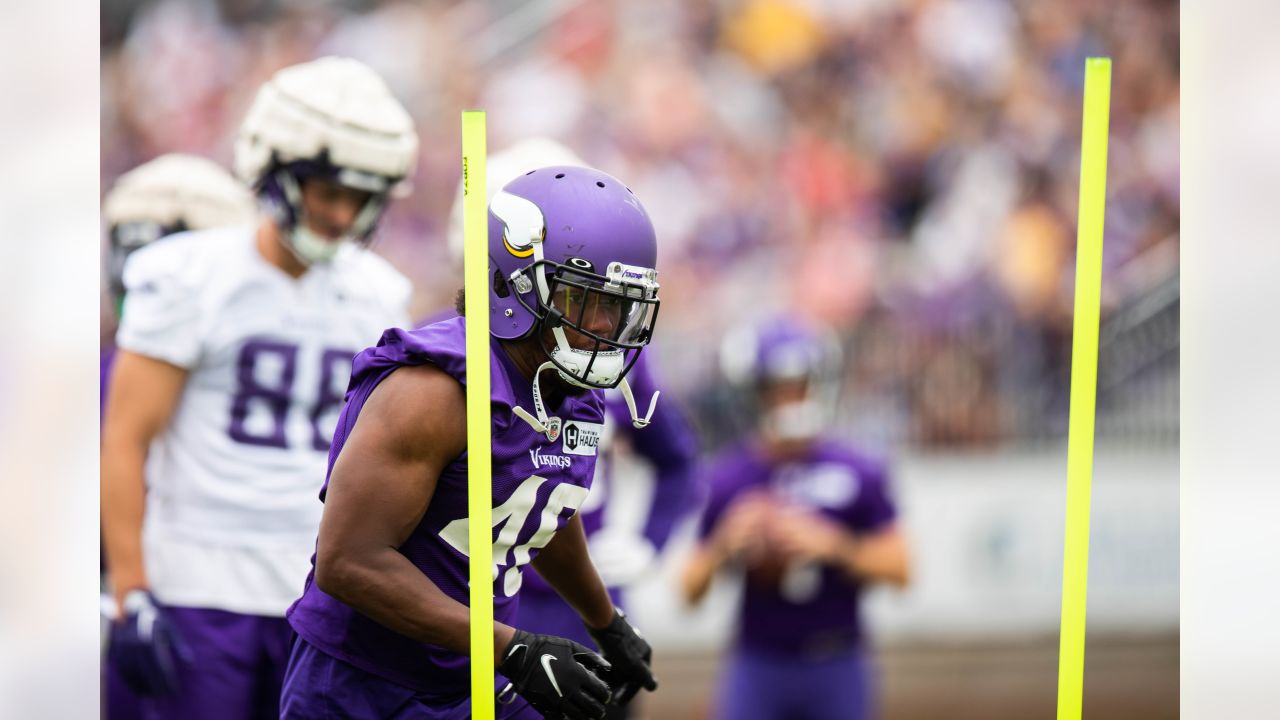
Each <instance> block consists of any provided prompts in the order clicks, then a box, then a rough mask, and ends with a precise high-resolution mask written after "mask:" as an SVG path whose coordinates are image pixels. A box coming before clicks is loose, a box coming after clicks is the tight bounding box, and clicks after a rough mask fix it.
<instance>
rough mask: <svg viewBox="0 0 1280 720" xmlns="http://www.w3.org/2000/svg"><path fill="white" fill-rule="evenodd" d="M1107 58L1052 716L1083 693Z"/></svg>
mask: <svg viewBox="0 0 1280 720" xmlns="http://www.w3.org/2000/svg"><path fill="white" fill-rule="evenodd" d="M1110 112H1111V60H1110V58H1089V59H1088V60H1086V61H1085V76H1084V129H1083V131H1082V133H1081V147H1080V218H1079V227H1078V228H1077V229H1076V299H1075V321H1074V326H1073V329H1072V337H1071V409H1070V421H1069V426H1068V430H1067V527H1066V543H1065V546H1064V548H1063V553H1062V625H1061V629H1060V631H1059V636H1058V720H1079V718H1080V708H1081V701H1082V698H1083V695H1084V628H1085V599H1086V597H1087V595H1088V585H1089V498H1090V492H1091V485H1092V482H1093V423H1094V413H1095V411H1096V407H1095V406H1096V401H1097V387H1098V313H1099V305H1100V302H1101V294H1102V229H1103V217H1104V214H1105V211H1106V200H1107V127H1108V124H1109V122H1110Z"/></svg>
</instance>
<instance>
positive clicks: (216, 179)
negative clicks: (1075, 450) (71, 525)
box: [99, 153, 254, 720]
mask: <svg viewBox="0 0 1280 720" xmlns="http://www.w3.org/2000/svg"><path fill="white" fill-rule="evenodd" d="M253 212H254V209H253V196H252V195H251V194H250V193H249V190H248V189H247V188H246V187H245V186H244V185H243V184H241V183H240V182H239V181H237V180H236V179H235V178H233V177H232V176H231V174H230V173H228V172H227V171H226V170H224V169H222V167H221V166H219V165H218V164H217V163H214V162H213V161H211V160H208V159H206V158H202V157H199V156H196V155H186V154H182V153H170V154H168V155H161V156H160V157H158V158H155V159H154V160H151V161H149V162H146V163H143V164H142V165H139V166H138V167H136V168H134V169H133V170H130V171H129V172H127V173H125V174H124V175H121V176H120V178H119V179H118V180H116V183H115V185H113V186H112V188H111V190H110V191H109V192H108V193H107V195H106V197H105V198H103V202H102V215H103V220H104V221H105V223H106V226H107V257H106V263H105V265H106V281H107V290H108V293H109V296H108V297H109V299H110V302H111V306H112V308H113V309H114V311H115V313H116V317H117V319H118V317H119V312H120V308H121V306H122V304H123V303H124V264H125V260H126V259H127V258H128V257H129V255H130V254H132V253H133V252H134V251H135V250H137V249H139V248H141V247H143V246H145V245H149V244H151V243H153V242H155V241H157V240H160V239H161V238H164V237H167V236H169V235H172V234H174V233H178V232H182V231H185V230H203V229H205V228H214V227H225V226H229V225H236V224H241V223H247V222H250V221H251V220H252V219H253ZM115 355H116V348H115V345H114V344H109V345H107V346H106V347H104V348H103V349H102V353H101V358H102V375H101V384H100V385H99V388H100V391H101V394H100V402H101V407H102V408H103V409H105V408H106V406H107V378H108V377H109V374H110V372H111V365H112V362H113V361H114V360H115ZM103 563H104V564H103V570H104V572H105V570H106V565H105V558H104V561H103ZM104 579H105V576H104ZM104 585H105V583H104ZM104 589H105V587H104ZM108 600H110V597H109V596H108ZM103 606H104V608H106V609H107V616H108V619H109V620H111V619H114V618H115V615H116V613H115V609H116V608H115V604H114V602H111V601H109V602H104V605H103ZM102 693H103V696H104V700H105V705H104V708H103V716H104V717H106V718H114V719H116V720H119V719H120V718H134V717H139V716H140V715H141V709H140V707H139V705H138V702H139V701H138V697H137V694H136V693H134V692H133V691H132V690H131V689H130V688H129V686H128V685H127V684H126V683H125V681H124V678H123V677H122V676H121V674H120V669H119V668H118V667H116V665H115V663H113V662H110V661H107V662H104V663H103V688H102Z"/></svg>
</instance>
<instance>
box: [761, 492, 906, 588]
mask: <svg viewBox="0 0 1280 720" xmlns="http://www.w3.org/2000/svg"><path fill="white" fill-rule="evenodd" d="M771 532H772V534H773V537H774V538H775V540H776V542H777V543H778V545H779V547H780V549H781V550H782V551H783V552H785V553H786V554H787V555H788V556H790V557H793V558H795V559H797V560H800V561H809V560H812V561H817V562H823V563H826V564H829V565H832V566H835V567H837V568H840V569H841V570H842V571H843V572H845V573H846V574H847V575H849V576H850V577H851V578H853V579H856V580H861V581H863V582H866V581H880V582H887V583H890V584H892V585H895V586H897V587H899V588H902V587H906V586H907V584H908V582H910V564H909V562H908V558H907V543H906V539H905V538H904V537H903V534H902V532H901V530H900V529H899V528H898V526H897V524H896V523H890V524H889V525H886V526H884V527H882V528H878V529H876V530H875V531H874V532H871V533H862V534H854V533H853V532H851V531H850V530H849V529H848V528H845V527H843V526H841V525H839V524H837V523H835V522H832V521H831V520H829V519H828V518H826V517H824V516H822V515H821V514H818V513H811V512H804V511H796V510H789V511H786V512H783V513H780V514H779V516H778V517H777V518H776V519H775V520H774V525H773V527H772V528H771Z"/></svg>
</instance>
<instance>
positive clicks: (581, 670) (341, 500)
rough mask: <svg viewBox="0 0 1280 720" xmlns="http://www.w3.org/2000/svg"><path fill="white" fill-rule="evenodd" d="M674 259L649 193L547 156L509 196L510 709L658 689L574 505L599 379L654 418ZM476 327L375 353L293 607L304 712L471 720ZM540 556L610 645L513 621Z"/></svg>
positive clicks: (504, 424) (494, 238)
mask: <svg viewBox="0 0 1280 720" xmlns="http://www.w3.org/2000/svg"><path fill="white" fill-rule="evenodd" d="M656 259H657V244H656V241H655V238H654V231H653V225H652V223H651V221H650V219H649V216H648V215H647V214H646V213H645V211H644V208H643V207H642V206H641V205H640V203H639V201H638V200H637V199H636V197H635V196H634V195H633V194H632V193H631V191H630V190H628V189H627V188H626V187H625V186H624V185H623V184H622V183H621V182H619V181H618V180H617V179H616V178H614V177H612V176H610V175H607V174H605V173H602V172H599V171H596V170H591V169H588V168H581V167H569V166H557V167H549V168H541V169H538V170H535V171H532V172H530V173H528V174H524V175H521V176H519V177H517V178H516V179H515V180H513V181H511V182H510V183H508V184H507V185H506V186H505V187H504V188H503V190H502V191H501V192H498V193H497V194H496V195H495V196H494V198H493V200H492V201H491V202H490V204H489V261H490V266H491V270H492V272H491V273H490V274H489V278H490V280H489V305H490V313H491V318H490V333H491V335H492V339H491V348H492V353H491V355H490V364H491V365H490V366H491V393H492V430H491V438H492V458H493V459H492V462H493V465H492V473H493V474H492V477H493V522H494V530H495V538H494V546H493V561H494V565H493V568H494V575H493V578H494V582H493V585H494V587H493V593H494V608H493V618H494V628H493V630H494V639H493V644H494V659H493V663H494V665H493V668H492V669H494V670H496V671H498V672H500V673H501V674H502V676H504V677H505V679H504V678H503V677H497V678H495V682H496V685H495V687H496V688H501V689H502V690H501V691H500V692H499V698H498V700H499V704H498V706H497V709H498V717H502V718H516V717H518V718H534V717H539V716H540V715H545V716H547V717H557V718H558V717H569V718H599V717H602V716H603V715H604V712H605V704H606V703H609V702H625V700H626V699H628V698H629V697H630V696H631V695H633V694H634V693H635V692H636V691H637V690H638V689H639V688H640V687H645V688H647V689H650V690H652V689H654V688H655V687H656V685H657V683H656V681H655V679H654V678H653V676H652V674H651V672H650V670H649V660H650V656H651V651H650V649H649V645H648V643H646V642H645V641H644V640H642V639H641V638H640V637H639V635H638V634H637V633H636V632H635V631H634V630H633V629H632V628H631V626H630V624H629V623H628V622H627V621H626V619H625V618H624V616H623V615H622V613H621V612H619V611H618V610H617V609H616V608H615V607H614V604H613V602H612V600H611V598H610V596H609V594H608V592H607V591H606V589H605V586H604V583H603V582H602V581H601V580H600V577H599V575H598V574H597V573H596V570H595V568H594V567H592V565H591V561H590V558H589V556H588V553H587V543H586V536H585V534H584V532H583V529H582V518H581V517H580V516H579V515H578V514H577V513H576V511H577V510H578V508H579V507H581V505H582V503H583V500H584V499H585V498H586V497H587V494H588V491H589V489H590V487H591V479H592V475H593V472H594V469H595V464H596V458H597V455H598V448H599V441H600V436H601V434H602V431H603V421H604V402H603V398H602V397H601V393H600V391H599V389H600V388H608V387H614V386H617V387H620V388H621V390H622V392H623V394H624V396H625V397H627V398H628V399H629V403H628V404H629V406H630V409H631V413H630V416H631V420H632V421H633V422H634V423H635V424H637V425H644V424H645V423H647V422H648V420H649V419H650V417H651V415H652V411H653V404H652V401H651V402H650V405H649V411H648V413H646V414H645V415H641V414H640V413H639V411H638V409H637V408H636V406H635V402H634V397H633V395H632V393H631V391H630V387H629V385H628V383H627V381H626V379H625V376H626V374H627V371H628V370H630V369H631V363H632V362H633V361H634V360H635V358H636V356H637V355H638V354H639V352H640V350H641V349H642V348H643V347H644V346H645V345H646V344H647V343H648V341H649V339H650V337H651V336H652V332H653V324H654V321H655V320H656V318H657V309H658V297H657V292H658V283H657V271H656V270H655V269H654V268H655V264H656ZM458 310H459V312H462V311H463V310H464V305H463V304H462V303H459V307H458ZM465 335H466V318H464V317H455V318H452V319H447V320H443V321H441V322H438V323H435V324H433V325H428V326H427V327H425V328H421V329H418V330H414V331H411V332H405V331H401V330H391V331H388V332H387V333H386V335H384V336H383V338H382V341H381V342H380V343H379V344H378V346H377V347H374V348H370V349H368V350H366V351H365V352H363V353H361V354H360V355H359V356H358V357H357V358H356V366H355V370H354V374H353V377H352V385H351V393H350V395H349V398H350V402H349V404H348V405H347V407H346V409H345V410H344V411H343V414H342V417H341V418H340V419H339V422H338V431H337V433H336V435H335V436H334V450H333V452H332V453H331V463H330V474H329V477H328V480H327V482H326V485H325V489H324V490H323V491H322V497H323V498H324V500H325V510H324V518H323V521H322V522H321V526H320V536H319V539H318V541H317V543H316V554H315V558H314V569H313V572H312V574H311V576H310V577H308V578H307V587H306V591H305V593H304V594H303V596H302V598H301V599H299V600H298V602H297V603H295V604H294V606H293V607H292V608H290V610H289V621H290V623H291V624H292V625H293V627H294V629H295V630H297V632H298V635H299V640H298V642H297V643H296V644H295V646H294V649H293V651H292V655H291V658H290V661H289V672H288V676H287V677H286V680H285V689H284V695H283V698H282V700H281V713H282V715H283V716H284V717H286V718H312V717H321V716H335V715H336V716H341V717H393V716H394V717H403V718H466V717H469V716H470V712H471V697H470V694H471V693H470V672H471V667H470V658H469V657H468V654H469V652H470V630H469V626H470V616H469V610H468V603H469V596H468V589H467V588H468V561H467V557H468V554H469V547H470V544H469V538H468V522H469V520H468V512H467V456H466V452H467V438H466V398H465V394H464V389H463V388H464V385H465V382H466V352H465ZM655 399H656V398H655ZM527 564H531V565H532V566H533V567H534V569H536V570H537V571H538V572H539V574H541V575H542V576H543V577H544V578H545V579H546V580H547V581H548V582H549V583H550V584H551V585H552V586H553V587H555V588H556V590H557V591H558V592H559V593H561V595H562V596H563V597H564V598H565V600H566V601H568V602H569V604H570V605H572V606H573V607H574V609H575V610H576V611H577V612H578V614H579V616H580V617H581V621H582V622H584V623H585V624H586V625H587V626H588V627H590V628H591V634H592V637H593V638H594V639H595V640H596V642H597V643H598V644H599V645H600V647H601V648H602V649H603V655H604V659H601V657H600V656H598V655H596V654H595V653H593V652H591V651H590V650H588V649H587V648H586V647H584V646H583V645H581V644H579V643H576V642H573V641H571V640H567V639H565V638H562V637H555V636H550V635H544V634H538V633H532V632H528V631H526V630H523V629H517V628H515V627H513V626H512V625H511V623H512V622H513V621H514V620H515V611H516V605H517V602H518V601H517V593H518V592H519V591H520V588H521V583H522V579H523V571H524V566H525V565H527ZM486 665H487V663H486ZM488 669H490V668H488V667H485V668H481V669H480V670H481V671H487V670H488ZM507 680H509V681H510V683H509V684H508V683H507ZM606 683H607V684H606ZM511 691H514V694H513V693H512V692H511ZM517 694H518V697H517V696H516V695H517Z"/></svg>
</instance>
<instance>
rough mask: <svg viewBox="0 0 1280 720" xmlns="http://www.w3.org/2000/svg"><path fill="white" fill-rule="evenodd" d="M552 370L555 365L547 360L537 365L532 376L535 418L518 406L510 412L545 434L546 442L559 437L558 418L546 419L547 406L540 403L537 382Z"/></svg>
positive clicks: (538, 384) (540, 391) (540, 390)
mask: <svg viewBox="0 0 1280 720" xmlns="http://www.w3.org/2000/svg"><path fill="white" fill-rule="evenodd" d="M554 369H556V364H555V363H553V362H551V361H550V360H548V361H546V362H544V363H542V364H541V365H539V366H538V370H537V372H535V373H534V374H533V409H534V412H536V413H538V416H537V417H536V418H535V417H534V416H533V415H530V414H529V411H528V410H525V409H524V408H522V407H520V406H519V405H516V406H515V407H513V408H511V410H512V412H514V413H515V414H516V417H519V418H520V419H521V420H524V421H525V422H527V423H529V427H531V428H533V429H534V430H535V431H537V432H540V433H543V434H545V435H546V436H547V440H551V441H554V440H555V439H556V438H558V437H560V418H558V417H547V406H546V405H545V404H544V403H543V402H542V385H541V384H540V383H539V380H540V378H541V377H542V373H544V372H546V371H547V370H554Z"/></svg>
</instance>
